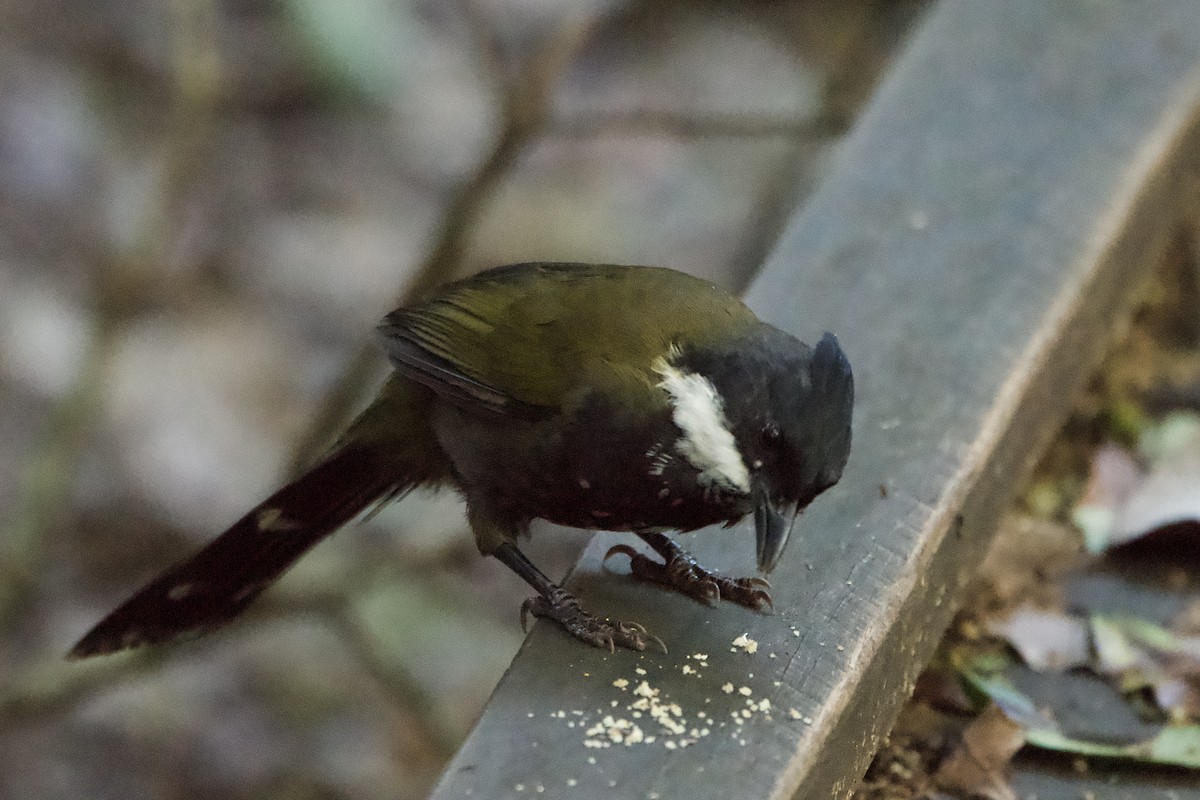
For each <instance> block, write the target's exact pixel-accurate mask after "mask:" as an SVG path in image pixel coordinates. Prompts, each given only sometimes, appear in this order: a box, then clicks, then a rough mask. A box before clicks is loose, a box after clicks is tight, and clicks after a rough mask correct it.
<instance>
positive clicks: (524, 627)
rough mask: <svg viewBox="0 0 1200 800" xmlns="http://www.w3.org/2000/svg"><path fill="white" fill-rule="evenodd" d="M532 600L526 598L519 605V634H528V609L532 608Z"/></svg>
mask: <svg viewBox="0 0 1200 800" xmlns="http://www.w3.org/2000/svg"><path fill="white" fill-rule="evenodd" d="M533 601H534V598H532V597H526V598H525V602H524V603H521V633H529V609H531V608H533Z"/></svg>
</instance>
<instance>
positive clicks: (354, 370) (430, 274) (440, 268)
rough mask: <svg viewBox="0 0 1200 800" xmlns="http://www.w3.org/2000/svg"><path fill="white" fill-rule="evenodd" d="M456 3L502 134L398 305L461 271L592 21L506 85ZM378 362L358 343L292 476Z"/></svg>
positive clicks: (471, 17) (297, 454)
mask: <svg viewBox="0 0 1200 800" xmlns="http://www.w3.org/2000/svg"><path fill="white" fill-rule="evenodd" d="M460 5H461V6H462V7H463V9H464V13H465V15H466V18H467V21H468V26H469V28H470V29H471V31H472V34H473V36H474V38H475V40H476V50H477V52H478V53H479V56H480V61H481V64H480V72H481V74H482V75H484V76H485V77H487V78H492V79H499V80H500V82H501V86H500V88H499V91H500V99H499V104H500V107H501V110H502V117H501V128H500V131H499V133H498V135H497V137H496V139H495V141H494V143H493V145H492V149H491V151H490V152H489V153H488V154H487V156H486V157H484V159H483V161H481V162H480V164H479V166H478V167H476V169H475V171H474V173H472V174H471V175H470V176H469V177H468V178H467V180H466V181H465V182H464V183H463V184H462V185H461V186H460V187H459V188H458V190H457V191H456V192H455V193H454V194H453V195H452V196H451V198H450V200H449V202H448V203H447V205H446V208H445V210H444V211H443V212H442V215H441V221H440V223H439V226H438V231H437V234H436V236H435V238H434V243H433V246H432V247H431V248H430V251H429V253H428V255H427V256H426V257H425V259H424V261H423V262H422V264H421V266H420V268H418V270H417V272H416V274H415V276H414V277H413V279H412V281H410V283H409V284H408V286H407V287H406V289H405V290H404V292H403V293H402V294H401V296H400V298H399V304H401V305H403V304H404V303H406V302H409V301H410V300H412V299H413V298H416V297H420V296H421V295H422V294H424V293H425V292H427V291H429V290H430V289H431V288H433V287H434V286H437V285H438V284H441V283H444V282H445V281H447V280H449V279H450V278H452V277H453V276H455V275H456V273H457V272H458V271H459V269H460V267H461V262H462V257H463V252H464V251H465V250H466V247H467V244H468V242H469V239H470V234H471V232H472V230H473V229H474V228H475V226H476V225H477V224H478V222H479V218H480V217H481V215H482V214H483V210H484V208H485V207H486V205H487V202H488V201H489V200H490V199H491V197H492V195H493V194H494V193H495V191H496V189H497V188H498V187H499V186H500V184H501V183H503V181H504V180H505V179H506V178H507V177H508V176H509V175H510V174H511V173H512V171H513V169H514V168H515V167H516V165H517V161H518V160H519V158H520V155H521V153H522V152H523V151H524V150H525V148H526V147H527V146H528V145H529V144H530V143H531V142H532V141H533V140H534V139H535V138H536V137H537V136H538V135H539V134H540V133H541V131H542V129H543V128H544V127H545V124H546V122H547V116H548V112H547V108H548V106H549V100H550V96H551V92H552V90H553V88H554V85H555V83H556V82H557V80H558V78H559V76H560V75H561V73H562V70H563V67H564V66H565V65H566V64H567V63H568V62H569V61H570V59H571V57H572V56H573V55H574V54H575V53H576V52H577V51H578V49H579V48H580V46H581V45H582V44H583V43H584V42H585V41H586V39H587V36H588V34H589V33H590V31H591V24H590V21H586V22H581V21H578V20H573V21H571V22H569V23H568V24H566V25H565V26H564V27H563V28H562V29H560V30H559V31H557V32H556V33H555V34H554V35H552V36H549V37H548V38H547V39H546V41H545V42H544V43H543V45H542V47H540V48H539V49H537V50H536V51H535V52H534V53H533V55H532V56H530V57H529V59H528V60H527V61H526V62H525V64H524V66H523V68H521V69H520V70H519V72H518V74H517V75H516V76H515V77H514V78H513V79H511V80H506V79H505V78H504V75H505V73H506V72H507V69H506V67H507V60H506V59H505V58H504V56H503V53H502V48H501V47H500V44H499V41H498V40H497V38H496V37H495V35H494V33H493V32H492V30H491V28H490V27H489V26H488V25H487V24H486V20H485V19H484V18H483V16H482V14H481V13H480V12H479V11H478V10H477V9H476V7H475V5H474V3H471V2H468V0H460ZM378 364H379V351H378V349H377V348H376V347H375V346H374V343H373V342H371V343H364V344H363V345H360V346H359V348H358V350H356V351H355V353H354V354H353V355H352V356H351V357H350V359H349V360H348V361H347V363H346V366H345V367H344V368H343V370H342V374H341V375H340V376H339V377H338V379H337V380H336V381H335V382H334V385H333V387H332V388H331V389H330V390H329V392H328V393H327V394H326V396H325V399H324V401H323V402H322V404H321V406H320V407H319V408H318V410H317V413H316V415H315V416H314V418H313V421H312V423H311V424H310V425H309V427H308V429H307V430H306V431H305V432H304V434H303V435H302V436H301V437H300V439H299V440H298V442H297V444H296V447H295V448H294V450H293V456H292V463H291V472H293V473H295V472H297V471H299V470H300V469H301V468H303V467H304V466H306V465H307V464H309V463H311V462H312V461H313V459H315V458H316V456H317V455H318V454H319V453H320V452H321V450H322V449H324V448H325V447H327V446H328V444H329V443H330V442H331V441H332V439H333V437H334V436H335V435H336V434H337V432H338V431H339V430H341V428H342V427H343V426H344V425H345V423H346V420H347V419H349V417H350V415H351V413H352V412H353V410H354V408H355V406H356V405H357V404H358V402H359V398H360V397H361V395H362V393H363V386H364V384H365V383H366V382H367V381H368V380H369V379H370V378H371V376H373V375H374V374H376V372H377V371H378V366H377V365H378Z"/></svg>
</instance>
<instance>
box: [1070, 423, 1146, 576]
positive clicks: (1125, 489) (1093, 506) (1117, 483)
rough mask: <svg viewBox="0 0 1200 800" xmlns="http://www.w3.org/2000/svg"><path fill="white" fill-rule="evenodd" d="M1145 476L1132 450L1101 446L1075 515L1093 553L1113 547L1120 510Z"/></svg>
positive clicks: (1073, 515) (1076, 524)
mask: <svg viewBox="0 0 1200 800" xmlns="http://www.w3.org/2000/svg"><path fill="white" fill-rule="evenodd" d="M1144 479H1145V476H1144V474H1143V472H1142V469H1141V467H1139V466H1138V464H1137V461H1135V460H1134V457H1133V455H1132V454H1131V453H1130V452H1129V451H1127V450H1125V449H1124V448H1122V447H1118V446H1117V445H1115V444H1104V445H1101V446H1100V447H1099V448H1097V450H1096V453H1095V455H1093V456H1092V464H1091V471H1090V473H1089V474H1088V481H1087V486H1086V487H1085V488H1084V491H1083V497H1082V498H1081V499H1080V501H1079V503H1078V505H1076V507H1075V511H1074V513H1073V514H1072V517H1071V520H1072V522H1074V523H1075V526H1076V527H1077V528H1079V530H1080V531H1081V532H1082V533H1083V542H1084V547H1085V548H1086V549H1087V551H1088V552H1089V553H1102V552H1104V551H1105V550H1106V549H1108V548H1109V547H1111V546H1112V537H1113V534H1114V531H1115V529H1116V524H1117V516H1118V514H1119V512H1120V509H1121V508H1122V507H1123V506H1124V505H1125V503H1126V502H1127V501H1128V499H1129V497H1130V496H1131V495H1132V494H1133V492H1134V490H1135V489H1136V488H1137V487H1138V486H1139V485H1140V484H1141V483H1142V481H1143V480H1144Z"/></svg>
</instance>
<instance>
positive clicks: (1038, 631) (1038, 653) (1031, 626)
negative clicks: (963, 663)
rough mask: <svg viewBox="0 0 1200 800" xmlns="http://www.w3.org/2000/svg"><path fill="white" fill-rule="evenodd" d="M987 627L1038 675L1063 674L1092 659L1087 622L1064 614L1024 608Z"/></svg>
mask: <svg viewBox="0 0 1200 800" xmlns="http://www.w3.org/2000/svg"><path fill="white" fill-rule="evenodd" d="M987 628H988V631H989V632H990V633H991V634H992V635H994V636H999V637H1001V638H1003V639H1004V640H1005V641H1007V642H1008V643H1009V644H1010V645H1012V647H1013V649H1014V650H1016V651H1017V654H1018V655H1020V656H1021V659H1022V660H1023V661H1024V662H1025V663H1026V664H1028V665H1029V666H1030V667H1032V668H1033V669H1035V670H1037V671H1039V672H1061V671H1063V670H1067V669H1071V668H1073V667H1081V666H1085V665H1087V664H1089V663H1091V660H1092V651H1091V643H1090V641H1089V638H1090V637H1089V632H1088V625H1087V622H1086V621H1085V620H1083V619H1081V618H1079V617H1075V616H1072V615H1070V614H1065V613H1063V612H1061V611H1048V610H1043V609H1037V608H1033V607H1031V606H1021V607H1020V608H1018V609H1017V610H1016V611H1014V612H1013V613H1012V614H1010V615H1009V616H1008V617H1007V618H1006V619H1003V620H990V621H989V622H988V623H987Z"/></svg>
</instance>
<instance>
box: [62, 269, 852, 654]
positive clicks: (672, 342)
mask: <svg viewBox="0 0 1200 800" xmlns="http://www.w3.org/2000/svg"><path fill="white" fill-rule="evenodd" d="M378 333H379V339H380V342H381V344H382V349H383V350H384V352H385V353H386V355H387V357H388V359H389V360H390V362H391V365H392V366H393V368H394V369H393V372H392V373H391V374H390V376H389V377H388V378H387V379H386V381H385V382H384V383H383V385H382V387H381V389H380V390H379V394H378V396H377V397H376V398H375V400H374V401H373V402H372V403H370V405H369V406H368V407H367V408H366V410H364V411H363V412H362V413H361V414H360V415H359V416H358V417H357V418H356V419H355V420H354V421H353V422H352V423H351V424H350V425H349V427H348V428H347V430H346V431H345V432H344V434H343V435H342V436H341V437H340V438H339V439H338V440H337V441H336V442H335V443H334V444H333V445H332V446H331V448H330V449H329V450H328V452H326V453H325V454H324V455H323V456H322V457H321V458H319V459H318V460H317V461H316V463H315V464H314V465H313V466H312V467H311V468H309V469H308V470H307V471H305V472H304V473H303V474H301V475H300V476H299V477H297V478H296V479H295V480H293V481H291V482H290V483H288V484H287V485H285V486H283V488H281V489H279V490H278V491H277V492H275V493H274V494H272V495H271V496H270V497H268V498H267V499H266V500H264V501H263V502H262V503H260V504H259V505H258V506H256V507H255V508H253V509H252V510H250V511H249V512H248V513H247V514H246V515H245V516H243V517H242V518H240V519H238V520H237V521H236V522H234V523H233V525H232V526H231V527H229V529H228V530H226V531H225V532H224V533H222V534H221V535H220V536H218V537H217V538H216V539H214V540H213V541H212V542H211V543H209V544H208V545H207V546H205V547H203V548H202V549H201V550H199V551H198V552H197V553H195V554H194V555H192V556H191V557H190V558H186V559H184V560H183V561H181V562H179V563H177V564H175V565H174V566H171V567H169V568H167V569H166V570H165V571H164V572H162V573H161V574H160V575H158V577H156V578H154V579H153V580H151V581H150V582H149V583H147V584H146V585H145V586H144V587H143V588H141V589H140V590H138V591H137V592H135V593H134V594H133V595H132V596H130V597H129V599H127V600H126V601H125V602H124V603H122V604H121V605H120V606H118V607H117V608H116V609H115V610H114V611H112V612H111V613H110V614H108V615H107V616H105V617H104V618H103V619H102V620H101V621H100V622H98V623H97V624H96V625H95V626H94V627H93V628H92V629H91V630H90V631H88V632H87V633H86V635H84V636H83V637H82V638H81V639H80V640H79V641H78V643H77V644H75V645H74V647H73V648H72V649H71V651H70V653H69V656H70V657H73V658H83V657H88V656H94V655H99V654H105V653H113V652H116V651H120V650H125V649H129V648H133V647H137V646H140V645H146V644H155V643H161V642H167V641H170V640H174V639H178V638H182V637H186V636H191V635H197V634H200V633H204V632H207V631H209V630H212V629H214V628H217V627H219V626H221V625H223V624H225V623H227V622H229V621H230V620H232V619H233V618H234V617H236V616H237V615H238V614H239V613H240V612H241V611H243V610H244V609H245V608H246V606H247V605H249V604H250V603H251V602H252V601H253V600H254V599H255V598H256V597H257V596H258V595H259V594H260V593H261V592H262V591H263V590H264V589H265V588H266V587H268V586H269V585H270V584H271V583H273V582H274V581H275V580H276V579H277V578H279V576H280V575H281V574H282V573H283V572H284V571H285V570H287V569H288V568H289V567H290V566H291V565H292V564H293V563H295V562H296V560H297V559H299V558H300V557H301V556H303V555H304V554H305V553H306V552H307V551H308V550H309V549H310V548H311V547H313V545H315V544H316V543H317V542H319V541H321V540H322V539H323V538H325V537H326V536H328V535H329V534H331V533H333V532H334V531H335V530H337V529H339V528H341V527H342V526H343V525H345V524H346V523H348V522H349V521H350V520H352V519H353V518H354V517H356V516H357V515H358V514H359V513H360V512H363V511H365V510H367V509H368V508H370V507H374V506H376V505H377V504H381V503H385V502H388V501H391V500H395V499H398V498H400V497H402V496H403V495H404V494H406V493H407V492H409V491H411V490H413V489H415V488H418V487H451V488H453V489H455V490H457V491H458V493H460V494H461V495H462V497H463V498H464V499H465V501H466V509H467V520H468V522H469V525H470V528H471V531H472V532H473V534H474V538H475V543H476V545H477V546H478V549H479V551H480V552H481V553H482V554H483V555H484V556H491V557H494V558H496V559H498V560H499V561H500V562H502V563H503V564H505V565H506V566H508V567H509V568H510V569H511V570H512V571H513V572H515V573H516V574H517V575H518V576H520V577H521V578H522V579H523V580H524V581H525V582H526V583H528V584H529V585H530V586H531V587H532V588H533V589H534V590H535V591H536V594H535V595H534V596H532V597H531V598H530V599H529V600H527V601H526V602H525V603H524V605H523V606H522V607H521V609H520V617H521V621H522V624H523V625H524V624H525V622H526V620H527V615H528V614H532V615H533V616H534V617H536V618H542V619H547V620H551V621H553V622H554V623H557V624H558V625H559V626H561V628H562V629H563V630H564V631H566V633H568V634H570V635H571V636H573V637H575V638H576V639H579V640H580V641H582V642H584V643H586V644H589V645H593V646H596V647H601V648H607V649H609V650H614V649H615V648H616V647H622V648H628V649H632V650H644V649H645V648H646V647H647V646H649V645H652V644H656V645H658V646H660V647H663V649H664V650H665V646H664V645H663V643H662V641H661V640H660V639H658V637H656V636H654V635H653V634H651V633H650V632H648V631H647V630H646V629H645V628H644V627H643V626H642V625H640V624H638V623H636V622H624V621H620V620H613V619H609V618H601V617H598V616H596V615H594V614H592V613H591V612H589V611H588V610H587V609H586V608H585V607H584V605H583V604H582V603H581V601H580V599H579V598H578V597H577V596H575V595H574V594H571V593H569V592H568V591H566V590H565V589H563V588H562V587H561V586H559V585H558V584H556V583H555V582H553V581H552V580H550V579H549V578H548V577H547V576H546V575H545V574H544V573H543V572H542V571H541V570H539V569H538V568H537V567H536V566H535V565H534V564H533V563H532V562H531V561H530V560H529V559H528V558H527V557H526V556H525V554H524V553H523V552H522V551H521V549H520V541H521V539H522V538H523V537H525V536H527V535H528V534H529V529H530V524H531V523H532V522H533V521H534V520H536V519H541V520H547V521H549V522H552V523H557V524H559V525H563V526H569V527H574V528H586V529H593V530H607V531H623V532H628V533H630V534H631V535H632V536H633V537H635V539H636V538H640V539H641V541H642V542H644V544H645V545H648V547H649V550H650V551H652V552H653V553H654V554H655V555H657V557H658V558H654V557H652V556H650V555H647V554H645V553H644V552H642V551H640V550H638V549H636V548H634V547H632V546H630V545H627V544H618V545H616V546H614V547H613V548H612V549H610V550H609V551H608V553H607V554H606V555H605V561H607V560H608V559H609V558H611V557H615V556H618V555H624V556H627V557H629V559H630V572H631V575H632V578H633V579H634V580H640V581H646V582H649V583H652V584H656V585H659V586H661V587H664V588H666V589H670V590H673V591H677V592H680V593H682V594H684V595H686V596H689V597H691V598H693V599H695V600H698V601H701V602H704V603H708V604H716V603H717V602H718V601H720V600H726V601H730V602H732V603H735V604H738V605H742V606H746V607H749V608H752V609H755V610H763V611H765V610H767V609H768V608H769V607H770V606H771V604H772V601H771V596H770V592H769V588H770V587H769V584H768V583H767V581H766V579H765V578H762V577H757V576H756V577H748V578H730V577H726V576H725V575H723V574H720V573H718V572H716V571H713V570H709V569H707V568H705V567H703V566H701V565H700V564H699V563H697V562H696V561H695V559H693V558H692V557H691V556H690V555H689V554H688V553H687V551H686V550H684V549H683V548H682V547H681V546H680V545H679V544H678V543H677V542H676V541H675V540H674V539H672V538H671V537H669V536H667V535H666V534H667V532H668V531H678V532H686V531H694V530H697V529H700V528H706V527H709V526H714V525H717V524H722V525H724V526H725V527H731V526H733V525H734V524H736V523H738V522H739V521H741V520H742V519H744V518H746V517H748V516H750V515H751V514H752V515H753V517H754V523H755V532H756V537H755V549H756V558H757V566H758V569H759V571H760V572H761V573H762V574H763V575H766V574H767V573H770V572H771V571H772V569H773V568H774V567H775V566H776V564H777V563H778V562H779V560H780V557H781V555H782V554H783V552H784V546H785V545H786V543H787V541H788V538H789V535H790V532H791V529H792V527H793V522H794V520H795V518H796V516H797V514H798V513H799V512H800V511H802V510H803V509H804V508H805V507H806V506H808V505H809V503H811V502H812V501H813V499H814V498H816V497H817V496H818V495H820V494H821V493H822V492H824V491H825V490H826V489H828V488H830V487H831V486H833V485H834V484H836V483H837V482H838V480H839V479H840V477H841V475H842V472H843V469H844V467H845V465H846V462H847V459H848V457H849V452H850V442H851V416H852V407H853V402H854V379H853V375H852V371H851V368H850V364H849V361H848V360H847V358H846V355H845V354H844V353H843V351H842V349H841V347H840V345H839V343H838V340H837V338H836V337H835V336H834V335H833V334H832V333H825V334H824V335H823V337H822V338H821V339H820V340H819V342H818V343H817V345H816V346H815V347H810V346H809V345H806V344H804V343H803V342H801V341H800V340H799V339H797V338H796V337H795V336H793V335H791V334H790V333H787V332H785V331H783V330H781V329H779V328H777V327H775V326H773V325H770V324H767V323H765V322H763V321H761V320H760V319H759V318H758V317H757V316H755V314H754V313H753V312H752V311H751V310H750V309H749V308H748V307H747V306H746V305H745V304H743V303H742V302H741V301H740V300H739V299H737V298H736V297H734V296H733V295H731V294H729V293H728V292H726V291H725V290H723V289H722V288H720V287H718V286H716V285H714V284H713V283H712V282H710V281H708V280H704V279H702V278H699V277H695V276H692V275H689V274H686V273H683V272H679V271H675V270H673V269H669V268H665V267H645V266H629V265H616V264H580V263H560V262H531V263H522V264H511V265H506V266H501V267H495V268H492V269H489V270H485V271H483V272H480V273H478V274H476V275H474V276H472V277H469V278H465V279H462V280H459V281H456V282H452V283H449V284H446V285H444V286H442V287H441V288H439V289H437V290H435V291H434V292H433V293H431V294H430V295H429V296H428V297H427V298H425V299H424V300H422V301H419V302H416V303H414V304H412V305H409V306H406V307H402V308H400V309H398V310H396V311H393V312H392V313H390V314H388V315H387V316H386V317H385V318H384V320H383V321H382V323H381V324H380V325H379V327H378Z"/></svg>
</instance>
